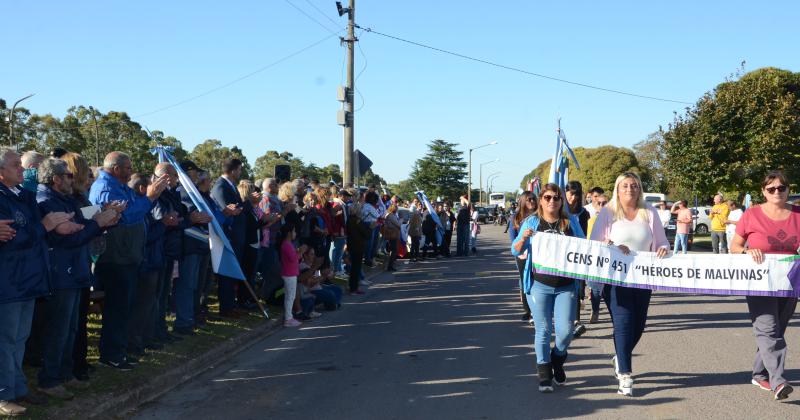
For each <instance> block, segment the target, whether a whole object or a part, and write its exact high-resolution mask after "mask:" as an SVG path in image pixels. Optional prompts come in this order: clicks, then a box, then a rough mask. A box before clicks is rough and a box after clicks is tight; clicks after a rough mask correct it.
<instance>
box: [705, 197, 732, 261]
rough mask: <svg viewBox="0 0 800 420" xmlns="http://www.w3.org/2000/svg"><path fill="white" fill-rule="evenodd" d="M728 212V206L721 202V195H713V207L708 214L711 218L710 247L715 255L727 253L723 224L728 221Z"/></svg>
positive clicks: (726, 240)
mask: <svg viewBox="0 0 800 420" xmlns="http://www.w3.org/2000/svg"><path fill="white" fill-rule="evenodd" d="M730 212H731V210H730V209H729V208H728V205H727V204H725V202H724V201H723V198H722V194H717V195H715V196H714V207H711V212H709V213H708V215H709V217H710V218H711V247H712V248H713V249H714V253H715V254H719V253H723V254H727V253H728V239H727V237H726V236H725V226H726V225H725V222H726V221H727V220H728V215H729V214H730Z"/></svg>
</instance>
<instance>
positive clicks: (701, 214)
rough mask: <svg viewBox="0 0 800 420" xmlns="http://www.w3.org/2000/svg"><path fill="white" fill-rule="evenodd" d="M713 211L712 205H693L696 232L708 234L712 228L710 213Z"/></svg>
mask: <svg viewBox="0 0 800 420" xmlns="http://www.w3.org/2000/svg"><path fill="white" fill-rule="evenodd" d="M710 212H711V207H709V206H700V207H693V208H692V214H693V215H694V216H693V218H694V232H695V233H696V234H698V235H706V234H708V232H709V231H710V230H711V217H710V216H709V215H708V214H709V213H710Z"/></svg>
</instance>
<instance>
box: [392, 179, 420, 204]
mask: <svg viewBox="0 0 800 420" xmlns="http://www.w3.org/2000/svg"><path fill="white" fill-rule="evenodd" d="M389 189H390V190H392V192H393V193H394V194H397V196H398V197H400V198H401V199H403V200H408V201H411V200H413V199H414V195H415V193H416V192H417V188H416V186H414V181H412V180H410V179H404V180H402V181H400V182H398V183H397V184H391V185H389Z"/></svg>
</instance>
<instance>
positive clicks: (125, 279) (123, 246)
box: [89, 152, 169, 371]
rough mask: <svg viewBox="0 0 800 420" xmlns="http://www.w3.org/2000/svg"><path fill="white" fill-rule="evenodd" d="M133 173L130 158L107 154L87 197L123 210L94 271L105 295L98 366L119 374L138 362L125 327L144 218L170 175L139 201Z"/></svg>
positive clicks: (143, 234) (140, 257)
mask: <svg viewBox="0 0 800 420" xmlns="http://www.w3.org/2000/svg"><path fill="white" fill-rule="evenodd" d="M132 171H133V168H132V166H131V159H130V157H128V155H126V154H125V153H122V152H111V153H109V154H108V155H106V157H105V159H104V160H103V168H102V169H101V170H100V171H99V173H98V176H97V180H96V181H95V182H94V184H92V188H91V190H90V192H89V201H91V202H92V204H95V205H101V206H104V207H105V206H108V205H111V206H119V208H120V210H122V218H121V219H120V221H119V224H118V225H117V227H115V228H114V229H111V230H110V231H109V232H108V234H107V235H106V250H105V252H104V253H103V254H102V255H101V256H100V258H99V259H98V260H97V263H96V265H95V270H94V274H95V277H96V278H97V280H98V281H99V282H100V283H101V284H102V285H103V288H104V291H105V304H104V305H103V327H102V329H101V331H100V363H103V364H105V365H108V366H111V367H113V368H115V369H119V370H122V371H128V370H131V369H133V366H134V365H135V364H137V363H138V360H137V359H136V358H134V357H129V356H128V354H127V346H128V324H129V320H130V319H129V318H130V313H131V305H132V302H133V295H134V292H135V289H136V280H137V278H138V272H139V265H140V264H141V262H142V261H143V259H144V250H145V240H146V226H145V215H146V214H147V213H148V212H149V211H150V210H151V209H152V208H153V203H154V202H155V201H156V200H157V199H158V197H159V196H160V195H161V193H162V192H163V191H164V189H165V188H166V187H167V184H168V182H169V175H164V176H161V177H159V178H157V179H156V180H154V181H153V183H152V184H150V186H149V187H148V189H147V194H146V195H145V196H139V195H137V194H136V193H134V191H133V190H132V189H131V188H130V187H128V185H127V184H128V181H129V180H130V177H131V172H132Z"/></svg>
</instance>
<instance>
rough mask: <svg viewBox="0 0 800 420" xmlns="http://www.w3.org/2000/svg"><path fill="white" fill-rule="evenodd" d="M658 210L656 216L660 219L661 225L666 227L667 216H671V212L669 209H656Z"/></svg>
mask: <svg viewBox="0 0 800 420" xmlns="http://www.w3.org/2000/svg"><path fill="white" fill-rule="evenodd" d="M656 211H657V212H658V218H659V219H661V225H662V226H664V227H667V223H669V218H670V217H672V212H671V211H669V210H661V209H656Z"/></svg>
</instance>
